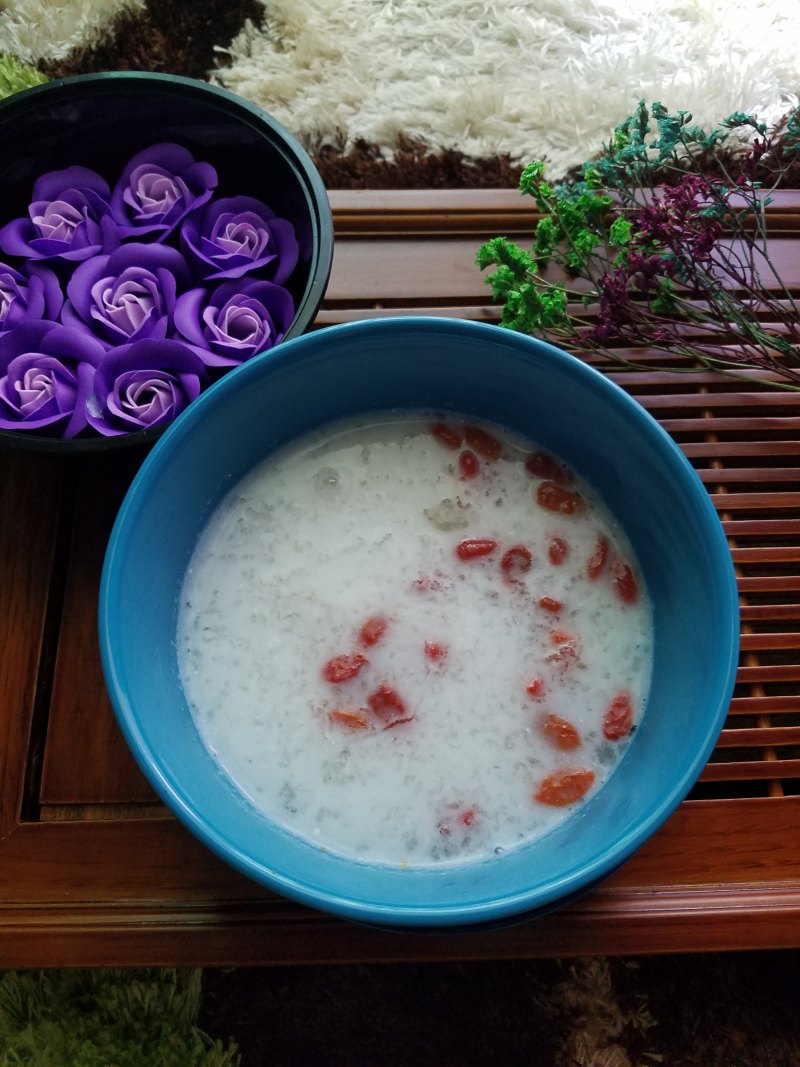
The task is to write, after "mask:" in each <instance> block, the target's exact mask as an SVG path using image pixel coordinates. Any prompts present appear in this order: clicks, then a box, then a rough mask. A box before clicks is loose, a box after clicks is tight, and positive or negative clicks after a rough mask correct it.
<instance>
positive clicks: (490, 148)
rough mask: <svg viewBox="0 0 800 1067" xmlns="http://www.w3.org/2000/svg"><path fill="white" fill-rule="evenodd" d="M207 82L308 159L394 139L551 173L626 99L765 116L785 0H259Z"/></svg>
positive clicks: (574, 158)
mask: <svg viewBox="0 0 800 1067" xmlns="http://www.w3.org/2000/svg"><path fill="white" fill-rule="evenodd" d="M261 2H262V3H264V6H265V21H264V25H263V27H262V28H261V29H260V30H258V29H255V28H254V27H253V26H248V27H246V28H245V30H244V31H243V32H242V33H241V34H240V35H239V37H238V38H237V39H236V40H235V41H234V42H233V44H232V45H231V47H230V49H229V50H228V51H229V54H230V57H231V58H232V61H233V64H232V66H231V67H230V68H229V69H222V68H220V69H218V70H217V71H216V72H214V73H213V78H214V80H216V81H218V82H219V83H220V84H222V85H224V86H226V87H228V88H230V89H232V90H233V91H234V92H237V93H239V94H240V95H242V96H244V97H247V98H249V99H251V100H253V101H255V102H256V103H258V104H259V105H261V106H262V107H263V108H265V109H266V110H267V111H269V112H270V113H271V114H273V115H274V116H275V117H276V118H277V119H279V121H281V122H283V123H284V125H286V126H287V127H288V128H289V129H291V130H292V131H293V132H295V133H296V134H297V135H298V136H299V137H300V138H301V139H302V140H303V141H304V143H305V144H306V145H307V146H308V147H309V149H310V150H312V151H316V150H317V149H319V148H320V147H321V146H322V145H324V144H339V145H342V144H343V145H344V146H345V147H347V146H349V145H352V144H353V142H354V141H355V140H356V139H357V138H363V139H365V140H366V141H368V142H372V143H377V144H379V145H381V146H382V147H383V148H384V150H385V152H386V154H387V155H390V154H391V149H392V146H393V145H394V144H395V143H396V138H397V136H398V135H399V134H405V135H408V136H409V137H411V138H413V139H415V140H418V141H420V142H422V143H423V144H425V145H427V146H428V147H429V148H431V149H437V148H457V149H460V150H461V151H462V152H464V153H466V154H467V155H468V156H470V157H472V158H476V159H477V158H481V157H489V156H494V155H497V154H499V153H508V154H509V155H510V156H511V157H512V159H514V161H516V162H522V163H526V162H528V161H529V160H531V159H533V158H543V157H544V158H546V159H547V160H548V161H549V162H550V173H551V176H557V175H560V174H563V173H565V172H566V171H567V170H568V169H569V168H570V167H572V166H574V165H576V164H579V163H581V162H583V161H584V160H586V159H589V158H591V156H592V155H593V154H594V153H595V152H596V151H597V150H598V149H599V147H600V145H601V143H602V142H603V141H604V140H606V139H607V137H608V135H609V133H610V131H611V130H612V129H613V128H614V126H615V125H617V123H618V122H620V121H621V120H622V119H623V118H625V117H626V116H627V115H629V114H631V113H632V111H633V110H634V108H635V106H636V104H637V102H638V100H639V99H640V98H644V99H645V100H647V101H648V102H652V101H653V100H660V101H661V102H662V103H663V104H665V105H666V106H667V107H669V108H671V109H683V110H688V111H691V112H692V114H693V115H694V117H695V120H696V121H697V122H699V123H701V124H711V123H713V122H716V121H719V120H720V119H722V118H724V117H725V116H726V115H728V114H730V113H731V112H733V111H737V110H742V111H755V112H756V113H758V114H759V115H760V116H761V117H762V118H764V119H765V120H766V121H775V120H777V119H778V118H780V117H781V116H782V115H783V114H784V113H786V112H787V111H788V110H789V109H790V108H791V107H792V106H794V105H795V104H796V103H797V95H798V93H800V4H799V3H798V0H605V2H603V0H261Z"/></svg>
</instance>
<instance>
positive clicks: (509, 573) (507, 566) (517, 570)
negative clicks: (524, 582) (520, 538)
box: [500, 545, 533, 582]
mask: <svg viewBox="0 0 800 1067" xmlns="http://www.w3.org/2000/svg"><path fill="white" fill-rule="evenodd" d="M532 562H533V556H532V555H531V553H530V549H527V548H526V547H525V545H514V546H513V547H512V548H509V549H508V550H507V551H506V552H504V553H503V558H502V559H501V560H500V570H501V571H502V572H503V577H504V578H505V580H506V581H507V582H518V581H519V579H520V577H521V576H522V575H523V574H527V572H528V571H529V570H530V569H531V564H532Z"/></svg>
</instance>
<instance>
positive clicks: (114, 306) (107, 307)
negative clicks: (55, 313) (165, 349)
mask: <svg viewBox="0 0 800 1067" xmlns="http://www.w3.org/2000/svg"><path fill="white" fill-rule="evenodd" d="M188 281H189V271H188V268H187V266H186V263H185V261H184V259H183V257H182V256H181V254H180V252H178V251H177V249H174V248H170V247H169V246H168V245H161V244H142V243H140V242H131V243H130V244H126V245H122V246H121V247H120V248H118V249H116V251H114V252H112V253H111V255H109V256H95V257H94V258H93V259H90V260H88V261H87V262H86V263H82V264H81V265H80V266H79V267H77V268H76V270H75V273H74V274H73V275H72V278H71V279H70V281H69V283H68V284H67V296H68V297H69V300H68V302H67V303H66V304H65V305H64V309H63V311H62V313H61V317H62V321H63V322H64V323H65V324H68V325H70V326H74V327H75V328H77V329H83V330H86V331H88V332H90V333H91V334H93V335H94V336H95V337H97V338H98V339H99V340H100V341H102V342H103V344H105V345H107V346H112V345H121V344H131V343H132V342H133V341H138V340H141V339H142V338H145V337H151V338H156V339H161V338H163V337H166V336H167V333H168V332H169V331H170V330H171V328H172V327H171V324H172V314H173V311H174V308H175V301H176V298H177V294H178V292H179V290H181V289H183V288H185V286H186V285H187V284H188Z"/></svg>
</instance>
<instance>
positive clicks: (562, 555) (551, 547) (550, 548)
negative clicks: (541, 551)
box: [547, 534, 569, 567]
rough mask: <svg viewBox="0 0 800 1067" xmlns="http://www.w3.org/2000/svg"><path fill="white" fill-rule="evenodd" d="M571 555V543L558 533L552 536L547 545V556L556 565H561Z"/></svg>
mask: <svg viewBox="0 0 800 1067" xmlns="http://www.w3.org/2000/svg"><path fill="white" fill-rule="evenodd" d="M568 555H569V545H568V544H567V542H566V541H565V540H564V538H563V537H559V536H558V535H557V534H556V535H554V536H553V537H551V538H550V540H549V542H548V545H547V558H548V559H549V560H550V562H551V563H552V564H553V566H554V567H560V566H561V564H562V563H563V562H564V560H565V559H566V558H567V556H568Z"/></svg>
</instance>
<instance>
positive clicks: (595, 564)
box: [586, 534, 608, 582]
mask: <svg viewBox="0 0 800 1067" xmlns="http://www.w3.org/2000/svg"><path fill="white" fill-rule="evenodd" d="M607 559H608V538H607V537H604V536H603V534H598V535H597V540H596V541H595V545H594V548H593V549H592V554H591V555H590V556H589V558H588V560H587V561H586V577H587V578H588V579H589V581H590V582H596V581H597V579H598V578H599V577H600V575H601V574H602V572H603V568H604V567H605V565H606V561H607Z"/></svg>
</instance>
